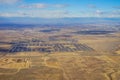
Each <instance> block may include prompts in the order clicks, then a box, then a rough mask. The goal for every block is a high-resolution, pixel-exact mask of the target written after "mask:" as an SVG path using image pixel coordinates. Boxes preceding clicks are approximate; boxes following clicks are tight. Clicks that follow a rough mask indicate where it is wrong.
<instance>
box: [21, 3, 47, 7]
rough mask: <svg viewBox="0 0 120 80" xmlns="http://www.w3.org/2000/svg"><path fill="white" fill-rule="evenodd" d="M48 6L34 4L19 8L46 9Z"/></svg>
mask: <svg viewBox="0 0 120 80" xmlns="http://www.w3.org/2000/svg"><path fill="white" fill-rule="evenodd" d="M47 6H48V5H47V4H43V3H35V4H29V5H22V6H20V7H21V8H46V7H47Z"/></svg>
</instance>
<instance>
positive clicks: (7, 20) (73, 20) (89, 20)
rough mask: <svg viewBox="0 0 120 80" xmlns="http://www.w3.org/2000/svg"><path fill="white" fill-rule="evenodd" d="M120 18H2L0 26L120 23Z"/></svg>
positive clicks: (0, 18)
mask: <svg viewBox="0 0 120 80" xmlns="http://www.w3.org/2000/svg"><path fill="white" fill-rule="evenodd" d="M119 22H120V18H94V17H90V18H82V17H81V18H29V17H0V24H80V23H83V24H84V23H86V24H87V23H109V24H111V23H119Z"/></svg>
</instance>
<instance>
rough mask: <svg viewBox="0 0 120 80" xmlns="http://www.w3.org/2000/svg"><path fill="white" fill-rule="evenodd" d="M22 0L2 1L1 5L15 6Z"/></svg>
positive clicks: (0, 1)
mask: <svg viewBox="0 0 120 80" xmlns="http://www.w3.org/2000/svg"><path fill="white" fill-rule="evenodd" d="M19 1H21V0H0V4H14V3H17V2H19Z"/></svg>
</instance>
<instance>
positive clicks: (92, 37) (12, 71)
mask: <svg viewBox="0 0 120 80" xmlns="http://www.w3.org/2000/svg"><path fill="white" fill-rule="evenodd" d="M0 80H120V32H119V31H115V32H114V31H103V30H99V31H98V30H95V31H93V30H86V29H85V30H81V29H77V28H74V27H66V28H59V27H56V28H53V27H44V28H42V27H41V28H40V27H33V28H20V29H4V30H0Z"/></svg>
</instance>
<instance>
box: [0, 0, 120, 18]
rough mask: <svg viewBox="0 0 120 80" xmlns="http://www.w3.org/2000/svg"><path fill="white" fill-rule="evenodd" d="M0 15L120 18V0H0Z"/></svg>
mask: <svg viewBox="0 0 120 80" xmlns="http://www.w3.org/2000/svg"><path fill="white" fill-rule="evenodd" d="M0 17H37V18H66V17H69V18H72V17H100V18H120V0H0Z"/></svg>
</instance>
